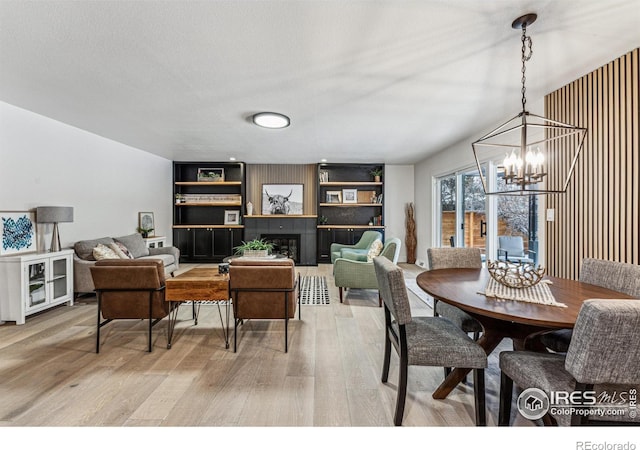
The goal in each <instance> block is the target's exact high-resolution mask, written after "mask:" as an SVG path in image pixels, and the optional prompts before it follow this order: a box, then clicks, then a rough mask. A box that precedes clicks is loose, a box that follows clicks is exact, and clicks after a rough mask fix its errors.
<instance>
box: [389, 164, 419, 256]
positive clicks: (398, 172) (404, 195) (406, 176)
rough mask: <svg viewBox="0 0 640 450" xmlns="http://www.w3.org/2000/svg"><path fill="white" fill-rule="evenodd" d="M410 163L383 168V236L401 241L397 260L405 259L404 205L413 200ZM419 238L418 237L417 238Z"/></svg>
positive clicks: (412, 168)
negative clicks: (384, 227)
mask: <svg viewBox="0 0 640 450" xmlns="http://www.w3.org/2000/svg"><path fill="white" fill-rule="evenodd" d="M413 170H414V167H413V166H412V165H389V164H386V165H385V168H384V177H385V179H384V191H385V192H384V196H385V198H384V223H385V226H386V229H385V237H397V238H400V240H401V241H402V247H401V249H400V256H399V258H398V261H399V262H406V261H407V249H406V246H405V207H406V205H407V203H410V202H414V195H413V188H414V181H413V173H414V172H413ZM418 240H420V239H418Z"/></svg>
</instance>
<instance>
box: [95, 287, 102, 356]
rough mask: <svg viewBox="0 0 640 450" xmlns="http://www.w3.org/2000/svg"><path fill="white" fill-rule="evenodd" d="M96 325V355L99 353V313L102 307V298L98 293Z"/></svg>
mask: <svg viewBox="0 0 640 450" xmlns="http://www.w3.org/2000/svg"><path fill="white" fill-rule="evenodd" d="M97 295H98V325H97V327H96V353H100V313H101V306H102V297H101V296H100V292H98V294H97Z"/></svg>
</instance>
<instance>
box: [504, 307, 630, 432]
mask: <svg viewBox="0 0 640 450" xmlns="http://www.w3.org/2000/svg"><path fill="white" fill-rule="evenodd" d="M638 329H640V300H628V299H627V300H601V299H591V300H586V301H585V302H584V303H583V305H582V307H581V308H580V312H579V313H578V319H577V320H576V326H575V328H574V333H573V339H571V343H570V344H569V349H568V351H567V353H566V355H561V354H555V353H537V352H529V351H508V352H502V353H500V369H501V372H502V375H501V380H500V410H499V415H498V423H499V425H509V422H510V418H511V396H512V391H513V384H514V383H515V384H516V385H517V386H518V387H520V388H522V389H523V390H525V389H527V388H537V389H541V390H543V391H544V392H545V393H546V394H547V395H549V393H550V392H551V391H554V392H558V391H565V392H568V393H572V392H584V391H595V392H596V398H598V396H599V393H606V394H608V395H611V396H613V395H614V393H617V394H616V395H618V396H619V398H623V397H622V396H621V393H623V392H626V393H627V395H628V394H629V391H630V390H631V389H636V390H637V389H638V388H640V386H639V385H640V333H638ZM627 398H628V397H627ZM569 406H570V405H569ZM616 406H617V407H619V406H620V405H616ZM601 407H602V406H599V405H595V406H588V408H589V409H594V410H595V409H599V408H601ZM610 407H611V406H610ZM559 409H560V408H556V409H553V408H552V409H550V410H549V411H548V413H547V414H548V415H549V416H550V417H552V418H553V419H554V420H555V421H556V422H557V424H558V425H585V424H587V423H593V422H594V421H595V422H596V423H597V424H613V423H620V422H634V423H640V418H638V417H635V416H634V417H631V416H630V415H629V414H628V413H629V411H630V410H628V411H627V414H626V415H625V416H616V415H612V416H605V417H606V419H605V418H599V417H594V418H590V417H589V416H583V415H578V414H576V413H573V415H567V414H559V413H558V410H559ZM575 409H576V408H574V410H575ZM543 412H544V409H541V411H540V414H542V413H543ZM605 421H606V422H605Z"/></svg>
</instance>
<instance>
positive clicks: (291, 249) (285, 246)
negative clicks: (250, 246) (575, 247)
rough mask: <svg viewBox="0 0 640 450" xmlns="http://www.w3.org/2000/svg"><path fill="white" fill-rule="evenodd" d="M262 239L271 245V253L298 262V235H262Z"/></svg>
mask: <svg viewBox="0 0 640 450" xmlns="http://www.w3.org/2000/svg"><path fill="white" fill-rule="evenodd" d="M260 237H261V238H262V239H264V240H265V241H267V242H270V243H272V244H273V253H279V254H281V255H285V256H286V257H288V258H291V259H293V261H294V262H295V263H299V262H300V235H299V234H262V235H260Z"/></svg>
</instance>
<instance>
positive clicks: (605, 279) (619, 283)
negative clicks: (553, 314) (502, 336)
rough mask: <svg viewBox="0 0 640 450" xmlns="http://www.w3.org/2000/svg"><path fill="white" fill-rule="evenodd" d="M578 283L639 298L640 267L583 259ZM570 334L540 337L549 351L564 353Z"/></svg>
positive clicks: (551, 333)
mask: <svg viewBox="0 0 640 450" xmlns="http://www.w3.org/2000/svg"><path fill="white" fill-rule="evenodd" d="M579 279H580V281H581V282H583V283H589V284H593V285H596V286H600V287H603V288H606V289H611V290H612V291H616V292H622V293H623V294H627V295H630V296H632V297H637V298H640V266H639V265H636V264H627V263H621V262H615V261H605V260H602V259H593V258H584V259H583V260H582V265H581V266H580V277H579ZM571 336H572V332H571V330H569V329H563V330H556V331H550V332H548V333H545V334H543V335H541V336H540V341H541V342H542V344H543V345H544V346H545V347H547V348H548V349H549V350H551V351H554V352H557V353H566V352H567V350H568V349H569V342H570V341H571Z"/></svg>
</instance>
